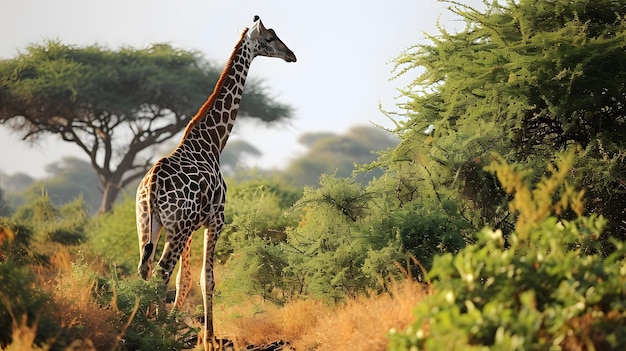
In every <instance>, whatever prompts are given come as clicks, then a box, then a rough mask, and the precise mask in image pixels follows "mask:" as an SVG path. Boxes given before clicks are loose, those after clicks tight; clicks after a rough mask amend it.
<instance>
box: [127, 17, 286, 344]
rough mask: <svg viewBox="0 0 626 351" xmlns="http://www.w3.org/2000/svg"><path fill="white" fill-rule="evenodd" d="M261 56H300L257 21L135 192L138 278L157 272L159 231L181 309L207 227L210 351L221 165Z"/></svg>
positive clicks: (204, 284)
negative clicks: (199, 237) (195, 247)
mask: <svg viewBox="0 0 626 351" xmlns="http://www.w3.org/2000/svg"><path fill="white" fill-rule="evenodd" d="M256 56H268V57H279V58H282V59H283V60H285V61H287V62H295V61H296V57H295V55H294V54H293V52H292V51H291V50H289V48H287V46H286V45H285V44H284V43H283V42H282V41H281V40H280V39H279V38H278V37H277V36H276V34H275V33H274V31H273V30H272V29H266V28H265V27H264V26H263V24H262V23H261V21H260V19H258V17H255V23H254V25H253V26H252V27H251V28H250V29H246V30H245V31H244V32H243V33H242V35H241V38H240V40H239V42H238V43H237V45H236V46H235V49H234V51H233V53H232V55H231V57H230V60H229V61H228V63H227V64H226V67H225V68H224V71H223V73H222V75H221V76H220V79H219V80H218V82H217V85H216V87H215V90H214V92H213V94H212V95H211V96H210V97H209V99H208V100H207V102H206V103H205V104H204V105H203V106H202V108H201V109H200V110H199V111H198V113H197V114H196V116H195V117H194V118H193V119H192V120H191V121H190V122H189V124H188V125H187V128H186V129H185V132H184V135H183V137H182V140H181V142H180V144H179V145H178V147H177V148H176V149H175V150H174V151H173V152H172V153H171V154H170V155H169V156H166V157H163V158H161V159H160V160H159V161H157V163H156V164H155V165H154V166H153V167H152V169H150V170H149V171H148V173H147V174H146V175H145V176H144V178H143V180H142V181H141V183H140V185H139V188H138V189H137V203H136V215H137V231H138V236H139V251H140V262H139V268H138V269H139V274H140V275H141V277H142V278H144V279H147V278H148V277H149V276H150V275H151V274H152V270H153V268H154V255H155V250H156V246H157V243H158V241H159V236H160V232H161V229H164V230H165V236H166V239H165V240H166V241H165V247H164V249H163V253H162V255H161V258H160V259H159V261H158V266H159V273H160V275H161V278H162V279H163V282H164V283H165V284H166V285H167V283H168V282H169V280H170V278H171V275H172V271H173V270H174V267H175V266H176V263H177V262H178V260H179V259H180V260H181V265H180V270H179V272H178V275H177V279H176V300H175V301H174V308H175V309H180V308H181V307H182V304H183V302H184V300H185V297H186V296H187V293H188V292H189V290H190V288H191V268H190V264H189V253H190V248H191V238H192V234H193V232H194V231H195V230H197V229H199V228H200V227H202V226H204V227H205V230H204V260H203V274H202V275H201V279H200V285H201V288H202V293H203V296H204V315H205V316H204V317H205V318H204V338H203V340H204V344H205V349H212V348H213V343H212V340H213V339H214V335H213V317H212V306H213V302H212V300H213V289H214V287H215V281H214V278H213V253H214V250H215V244H216V242H217V239H218V237H219V234H220V231H221V229H222V226H223V224H224V202H225V197H226V185H225V183H224V179H223V178H222V175H221V172H220V166H219V160H220V153H221V151H222V150H223V148H224V146H225V145H226V141H227V140H228V136H229V134H230V131H231V130H232V128H233V125H234V123H235V118H236V117H237V110H238V108H239V102H240V100H241V94H242V92H243V87H244V83H245V80H246V77H247V74H248V69H249V67H250V64H251V63H252V60H253V59H254V58H255V57H256Z"/></svg>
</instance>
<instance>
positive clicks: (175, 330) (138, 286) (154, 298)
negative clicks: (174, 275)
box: [103, 276, 198, 350]
mask: <svg viewBox="0 0 626 351" xmlns="http://www.w3.org/2000/svg"><path fill="white" fill-rule="evenodd" d="M108 288H109V289H110V290H105V291H104V292H103V296H104V298H105V301H111V302H110V303H112V304H114V305H115V306H116V308H117V309H118V310H119V312H120V313H121V315H122V321H124V322H126V325H125V330H124V331H125V333H124V335H123V339H124V344H125V349H128V350H172V349H182V348H186V347H185V346H186V345H185V344H184V342H185V340H187V339H189V338H190V337H192V336H195V335H196V334H197V332H198V330H195V329H193V328H190V327H189V326H187V325H186V324H185V323H184V322H183V321H184V319H185V317H186V316H185V315H184V314H181V313H180V312H173V313H163V312H162V311H161V313H156V315H155V312H154V307H155V304H156V303H157V302H158V301H161V299H162V298H163V297H164V296H165V293H166V288H165V287H164V286H163V284H162V282H161V281H160V279H157V278H155V279H152V280H151V281H149V282H146V281H144V280H142V279H127V280H119V279H118V278H117V277H115V276H114V277H113V278H112V280H111V281H110V283H109V285H108Z"/></svg>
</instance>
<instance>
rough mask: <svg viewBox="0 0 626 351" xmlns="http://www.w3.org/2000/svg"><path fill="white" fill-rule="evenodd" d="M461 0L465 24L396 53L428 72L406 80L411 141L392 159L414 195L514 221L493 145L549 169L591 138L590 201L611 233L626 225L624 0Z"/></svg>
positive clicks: (455, 7)
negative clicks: (473, 2) (491, 169)
mask: <svg viewBox="0 0 626 351" xmlns="http://www.w3.org/2000/svg"><path fill="white" fill-rule="evenodd" d="M449 3H450V4H451V7H450V9H451V10H452V11H453V12H454V13H456V14H458V15H459V16H460V17H461V18H462V19H463V20H464V21H465V22H466V24H467V26H466V28H465V30H463V31H460V32H458V33H449V32H447V31H445V30H443V29H442V30H441V32H440V33H439V34H438V35H433V36H429V37H428V39H429V41H430V42H429V43H425V44H421V45H416V46H413V47H411V48H409V49H407V50H406V51H405V52H404V53H402V54H401V55H400V56H399V57H398V58H397V59H396V64H397V66H396V67H397V73H398V74H399V75H404V76H406V75H412V74H415V73H416V72H417V69H420V70H421V71H420V73H418V74H416V78H415V80H414V81H413V83H412V84H410V85H409V86H408V87H407V88H406V89H405V90H404V95H405V97H406V99H405V100H404V101H405V102H404V103H402V104H401V105H400V106H401V107H402V108H403V109H404V111H406V113H404V114H403V118H402V120H399V121H398V130H397V131H398V133H399V134H400V135H401V137H402V143H401V145H400V146H399V147H398V148H397V149H396V150H394V153H393V155H391V156H390V157H389V161H390V163H388V165H389V167H390V168H392V169H394V170H395V171H397V173H398V174H399V176H398V177H399V178H400V180H399V189H400V193H401V194H402V196H405V197H407V198H410V197H411V196H413V195H414V194H415V192H416V191H417V190H416V189H420V187H421V189H423V188H427V189H429V190H428V193H430V194H434V196H435V197H437V198H439V199H443V198H444V197H455V198H462V199H465V200H470V201H468V202H466V203H467V208H468V209H471V208H473V209H478V211H477V212H474V213H473V215H475V217H474V218H475V219H476V218H479V220H480V221H482V222H481V223H478V226H482V225H484V224H486V223H490V224H491V225H495V226H496V227H501V228H505V229H506V227H507V226H506V225H505V223H506V222H508V223H509V224H510V223H511V222H512V220H513V218H512V217H513V216H512V214H511V213H510V211H509V210H508V209H507V208H508V207H507V206H506V197H507V195H506V194H505V193H504V192H503V191H502V190H501V188H500V187H499V186H498V185H497V182H496V181H495V179H494V178H493V176H492V175H490V174H488V173H486V172H485V171H484V169H483V168H484V166H485V165H486V164H488V163H489V159H490V153H491V152H492V151H496V152H498V153H500V154H502V155H504V156H505V157H506V158H507V159H508V160H511V161H514V162H523V163H526V164H527V165H528V166H529V167H530V168H534V170H535V173H534V174H535V176H536V177H537V178H538V177H540V176H541V175H542V174H543V172H544V169H545V164H546V163H547V162H549V161H550V159H552V158H553V157H554V156H555V154H557V153H559V152H561V151H563V150H564V149H566V148H569V147H579V148H580V150H581V152H580V155H582V156H584V157H580V158H579V159H578V161H577V164H576V165H575V167H574V169H573V171H572V176H573V177H577V178H578V181H579V186H582V187H585V188H586V189H587V200H588V203H589V209H590V210H591V211H592V212H596V213H600V214H603V215H605V216H606V217H608V219H609V221H610V223H611V226H610V229H609V232H612V234H616V233H617V234H619V235H624V234H626V232H625V229H624V226H623V223H622V221H623V218H624V211H625V208H626V187H625V186H624V184H625V181H626V87H625V83H624V82H625V81H626V50H624V49H625V44H624V43H626V21H625V18H626V7H624V5H623V3H621V2H616V1H610V0H575V1H570V0H554V1H539V0H521V1H514V0H507V1H501V2H500V1H487V0H485V1H484V9H483V10H477V9H474V8H471V7H468V6H464V5H462V4H460V3H458V2H456V1H449ZM419 182H421V185H420V184H417V183H419ZM468 212H470V211H468ZM476 213H477V214H476ZM468 216H469V215H468ZM499 223H500V224H502V225H499ZM509 227H510V226H509Z"/></svg>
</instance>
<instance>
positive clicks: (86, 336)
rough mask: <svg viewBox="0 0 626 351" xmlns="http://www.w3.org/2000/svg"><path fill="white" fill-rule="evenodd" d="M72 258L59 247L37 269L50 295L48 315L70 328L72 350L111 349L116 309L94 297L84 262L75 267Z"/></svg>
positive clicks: (114, 341)
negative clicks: (49, 311) (48, 262)
mask: <svg viewBox="0 0 626 351" xmlns="http://www.w3.org/2000/svg"><path fill="white" fill-rule="evenodd" d="M74 258H75V257H74V256H73V255H72V254H70V253H69V252H68V251H67V249H65V248H61V249H60V250H58V251H57V252H56V253H55V254H54V255H52V256H51V257H50V266H49V267H47V268H40V269H39V277H40V279H41V280H42V287H43V288H44V290H45V291H46V292H47V293H48V294H50V296H51V297H52V302H53V303H52V306H53V308H52V310H51V315H50V317H51V318H52V320H54V321H55V323H56V324H57V325H59V326H60V327H62V328H63V329H65V330H69V331H70V335H67V337H69V340H68V341H65V342H69V343H70V345H71V347H69V348H71V349H73V350H96V349H97V350H110V349H114V348H115V347H116V345H117V343H118V341H119V336H118V333H119V330H118V329H119V326H118V325H116V323H117V317H118V315H117V311H115V310H112V309H109V308H103V306H100V305H99V304H98V303H97V301H95V300H94V296H93V292H94V289H96V280H95V278H94V275H92V273H93V272H92V271H91V269H92V268H93V267H88V266H87V265H86V264H84V265H83V266H80V267H76V263H73V259H74Z"/></svg>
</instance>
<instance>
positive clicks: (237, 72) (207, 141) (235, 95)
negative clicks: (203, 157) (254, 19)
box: [178, 29, 254, 158]
mask: <svg viewBox="0 0 626 351" xmlns="http://www.w3.org/2000/svg"><path fill="white" fill-rule="evenodd" d="M246 32H247V29H246V30H245V31H244V32H243V33H242V34H241V38H240V40H239V42H238V43H237V45H236V46H235V49H234V50H233V53H232V54H231V56H230V59H229V60H228V62H227V64H226V67H224V71H223V72H222V74H221V76H220V78H219V80H218V81H217V84H216V86H215V90H214V91H213V94H211V96H210V97H209V98H208V99H207V101H206V102H205V103H204V105H202V107H201V108H200V110H199V111H198V113H197V114H196V115H195V116H194V117H193V118H192V119H191V121H189V124H188V125H187V128H186V129H185V132H184V134H183V137H182V140H181V142H180V144H179V146H178V147H179V148H187V149H189V148H191V150H193V151H197V152H201V153H207V152H208V153H211V154H212V155H213V156H215V157H218V158H219V154H220V153H221V152H222V150H223V149H224V146H226V141H228V137H229V135H230V132H231V130H232V129H233V126H234V124H235V119H236V118H237V111H238V110H239V102H240V101H241V94H242V93H243V87H244V84H245V81H246V77H247V75H248V69H249V68H250V64H251V63H252V59H253V58H254V57H253V56H252V48H251V46H250V44H249V41H248V40H247V39H248V37H247V36H246Z"/></svg>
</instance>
